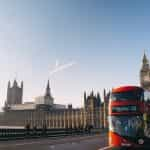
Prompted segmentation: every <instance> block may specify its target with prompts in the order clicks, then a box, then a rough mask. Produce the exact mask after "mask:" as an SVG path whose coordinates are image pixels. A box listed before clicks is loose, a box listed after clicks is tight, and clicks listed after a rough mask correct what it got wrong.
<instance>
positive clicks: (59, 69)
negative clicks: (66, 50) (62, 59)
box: [50, 62, 76, 75]
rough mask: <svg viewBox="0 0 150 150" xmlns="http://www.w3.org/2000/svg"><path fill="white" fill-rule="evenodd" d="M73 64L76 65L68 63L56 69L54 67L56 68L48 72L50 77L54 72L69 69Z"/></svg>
mask: <svg viewBox="0 0 150 150" xmlns="http://www.w3.org/2000/svg"><path fill="white" fill-rule="evenodd" d="M75 64H76V62H70V63H67V64H64V65H61V66H58V67H57V66H56V68H55V69H54V70H52V71H51V72H50V75H53V74H54V73H56V72H59V71H62V70H64V69H67V68H69V67H71V66H73V65H75Z"/></svg>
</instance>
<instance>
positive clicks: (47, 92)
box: [45, 80, 51, 96]
mask: <svg viewBox="0 0 150 150" xmlns="http://www.w3.org/2000/svg"><path fill="white" fill-rule="evenodd" d="M50 95H51V94H50V86H49V80H48V82H47V87H46V92H45V96H50Z"/></svg>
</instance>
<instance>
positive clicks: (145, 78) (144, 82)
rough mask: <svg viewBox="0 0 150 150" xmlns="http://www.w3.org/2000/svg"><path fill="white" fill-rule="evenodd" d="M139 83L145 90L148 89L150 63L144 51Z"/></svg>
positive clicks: (149, 86)
mask: <svg viewBox="0 0 150 150" xmlns="http://www.w3.org/2000/svg"><path fill="white" fill-rule="evenodd" d="M140 84H141V87H143V88H144V89H146V90H149V91H150V64H149V61H148V59H147V57H146V54H145V53H144V56H143V60H142V67H141V70H140Z"/></svg>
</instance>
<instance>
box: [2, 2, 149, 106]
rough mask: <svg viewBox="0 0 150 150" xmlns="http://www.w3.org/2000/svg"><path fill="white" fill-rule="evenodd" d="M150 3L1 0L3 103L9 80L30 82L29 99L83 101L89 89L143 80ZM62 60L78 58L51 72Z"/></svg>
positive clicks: (27, 86)
mask: <svg viewBox="0 0 150 150" xmlns="http://www.w3.org/2000/svg"><path fill="white" fill-rule="evenodd" d="M149 5H150V2H148V1H146V0H143V1H140V0H132V1H130V0H126V1H119V0H113V1H109V0H101V1H99V0H82V1H80V0H74V1H70V0H45V1H43V0H26V1H20V0H13V1H12V0H0V22H1V23H0V69H1V74H0V107H2V106H3V105H4V101H5V100H6V90H7V83H8V81H9V80H10V81H11V83H12V82H13V80H14V78H15V77H16V74H17V80H18V81H19V83H20V81H21V80H23V81H24V96H23V99H24V101H33V97H36V96H39V95H43V94H44V92H45V87H46V84H47V80H48V79H50V86H51V93H52V96H53V97H54V98H55V103H60V104H70V103H72V104H73V106H76V107H80V106H81V105H83V99H82V97H83V92H84V91H85V90H86V91H87V92H88V93H89V92H90V91H91V90H92V89H93V90H94V91H95V92H97V91H99V92H100V94H101V96H102V90H103V88H106V89H111V88H112V87H115V86H119V85H128V84H131V85H132V84H133V85H139V70H140V67H141V60H142V56H143V50H144V49H146V54H147V55H148V56H150V48H149V47H150V44H149V41H150V36H149V35H150V34H149V33H150V28H149V26H150V11H149ZM56 60H58V61H59V62H62V63H63V64H65V63H68V62H72V61H75V62H77V63H76V64H75V65H73V66H72V67H70V68H67V69H65V70H62V71H60V72H57V73H55V74H54V75H53V76H50V72H51V70H52V69H53V67H54V66H55V62H56Z"/></svg>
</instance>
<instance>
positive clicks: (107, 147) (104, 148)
mask: <svg viewBox="0 0 150 150" xmlns="http://www.w3.org/2000/svg"><path fill="white" fill-rule="evenodd" d="M109 148H111V146H106V147H102V148H100V149H98V150H107V149H109Z"/></svg>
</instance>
